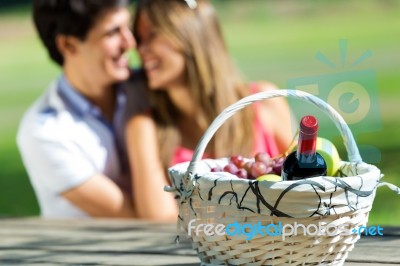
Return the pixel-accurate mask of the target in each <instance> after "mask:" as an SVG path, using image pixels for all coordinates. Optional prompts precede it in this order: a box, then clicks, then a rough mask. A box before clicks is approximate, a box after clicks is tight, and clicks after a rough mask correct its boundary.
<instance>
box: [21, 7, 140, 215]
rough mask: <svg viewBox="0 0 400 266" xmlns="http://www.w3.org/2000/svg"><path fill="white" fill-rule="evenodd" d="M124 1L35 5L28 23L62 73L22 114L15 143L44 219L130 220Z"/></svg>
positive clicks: (129, 44)
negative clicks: (124, 140) (125, 140)
mask: <svg viewBox="0 0 400 266" xmlns="http://www.w3.org/2000/svg"><path fill="white" fill-rule="evenodd" d="M127 5H128V1H125V0H70V1H67V0H35V1H34V6H33V18H34V23H35V26H36V29H37V31H38V33H39V35H40V38H41V40H42V41H43V43H44V45H45V46H46V48H47V50H48V53H49V55H50V57H51V58H52V59H53V60H54V61H55V62H56V63H57V64H59V65H60V66H61V67H62V70H63V72H62V75H61V77H59V78H58V79H57V80H56V81H55V82H54V83H53V84H51V86H50V87H49V89H48V90H47V91H46V92H45V93H44V95H42V97H40V98H39V99H38V100H37V101H36V102H35V103H34V104H33V105H32V106H31V107H30V109H29V110H28V111H27V113H26V114H25V115H24V118H23V120H22V121H21V124H20V128H19V132H18V136H17V142H18V146H19V149H20V153H21V155H22V159H23V162H24V164H25V167H26V169H27V171H28V174H29V176H30V179H31V182H32V185H33V187H34V190H35V193H36V195H37V197H38V201H39V204H40V207H41V214H42V216H45V217H87V216H95V217H135V213H134V207H133V200H132V195H131V193H130V191H131V184H130V180H129V177H128V175H127V174H129V172H128V170H127V166H126V165H124V164H123V163H120V162H125V161H126V160H125V159H124V156H125V155H124V150H123V146H124V145H123V143H122V142H121V141H122V140H123V139H124V137H123V131H124V125H123V123H124V108H125V97H126V96H125V94H124V92H123V90H122V88H121V86H119V85H120V83H121V82H123V81H126V80H127V79H128V78H129V76H130V73H131V71H130V69H129V66H128V59H127V52H128V50H130V49H131V48H133V47H134V46H135V45H136V44H135V41H134V38H133V36H132V33H131V31H130V22H131V18H130V13H129V11H128V9H127ZM124 177H125V178H124Z"/></svg>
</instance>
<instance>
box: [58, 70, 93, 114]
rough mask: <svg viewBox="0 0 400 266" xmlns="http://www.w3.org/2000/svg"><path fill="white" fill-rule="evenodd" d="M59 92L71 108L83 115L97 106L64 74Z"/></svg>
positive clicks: (60, 81)
mask: <svg viewBox="0 0 400 266" xmlns="http://www.w3.org/2000/svg"><path fill="white" fill-rule="evenodd" d="M58 93H59V94H60V97H61V98H62V99H63V100H64V101H65V103H66V104H67V105H68V106H69V107H70V108H71V110H72V111H73V112H76V113H78V114H79V115H81V116H83V115H85V114H86V113H89V112H91V110H92V109H93V108H96V107H95V106H94V105H93V104H91V103H90V102H89V101H88V100H87V99H86V98H85V97H84V96H83V95H82V94H80V93H79V92H78V91H77V90H76V89H75V88H74V87H73V86H72V85H71V83H69V81H68V80H67V78H66V77H65V76H64V75H62V76H61V78H60V80H59V82H58ZM96 109H98V108H96ZM97 112H99V110H97ZM97 115H99V114H97Z"/></svg>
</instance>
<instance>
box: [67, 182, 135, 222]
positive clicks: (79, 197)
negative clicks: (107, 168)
mask: <svg viewBox="0 0 400 266" xmlns="http://www.w3.org/2000/svg"><path fill="white" fill-rule="evenodd" d="M62 196H63V197H65V198H66V199H68V200H69V201H70V202H71V203H73V204H74V205H76V206H78V207H79V208H80V209H82V210H83V211H85V212H86V213H88V214H89V215H91V216H94V217H127V218H128V217H135V214H134V211H133V205H132V201H131V199H130V198H129V197H128V196H127V195H125V194H124V193H123V192H122V191H121V189H120V188H119V187H118V186H117V185H116V184H115V183H114V182H113V181H111V180H110V179H109V178H108V177H106V176H104V175H102V174H97V175H95V176H93V177H91V178H89V180H87V181H86V182H84V183H83V184H81V185H79V186H77V187H75V188H72V189H70V190H68V191H66V192H64V193H62Z"/></svg>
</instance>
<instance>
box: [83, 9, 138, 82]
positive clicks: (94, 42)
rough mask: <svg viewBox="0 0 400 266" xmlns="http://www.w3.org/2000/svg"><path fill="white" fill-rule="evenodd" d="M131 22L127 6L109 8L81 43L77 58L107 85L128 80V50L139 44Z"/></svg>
mask: <svg viewBox="0 0 400 266" xmlns="http://www.w3.org/2000/svg"><path fill="white" fill-rule="evenodd" d="M130 22H131V16H130V13H129V11H128V10H127V9H125V8H116V9H112V10H110V11H107V12H105V13H103V14H102V15H101V16H100V17H99V18H98V19H97V21H95V24H94V26H93V27H92V28H91V30H90V31H89V32H88V34H87V36H86V39H85V40H84V41H80V42H78V45H77V54H76V57H75V58H76V59H77V63H78V65H79V69H82V71H84V73H85V75H90V77H91V78H93V79H97V81H98V82H100V84H106V85H110V84H113V83H115V82H120V81H124V80H126V79H128V77H129V74H130V71H129V62H128V54H127V52H128V51H129V49H131V48H133V47H134V46H135V45H136V43H135V40H134V38H133V35H132V32H131V30H130Z"/></svg>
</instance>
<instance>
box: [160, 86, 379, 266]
mask: <svg viewBox="0 0 400 266" xmlns="http://www.w3.org/2000/svg"><path fill="white" fill-rule="evenodd" d="M280 96H285V97H294V98H297V99H301V100H305V101H306V102H308V103H312V104H314V105H316V106H317V107H319V108H320V109H321V110H323V111H325V112H326V113H327V114H328V116H329V117H330V118H331V120H332V121H333V122H334V123H335V124H336V126H337V128H338V129H339V132H340V133H341V135H342V137H343V140H344V145H345V147H346V150H347V154H348V160H349V161H348V162H346V161H342V162H341V166H340V170H339V176H338V177H314V178H308V179H304V180H299V181H282V182H268V181H262V182H259V181H255V180H247V179H239V178H237V177H236V176H234V175H232V174H230V173H226V172H210V169H211V168H212V167H216V166H224V165H226V164H227V162H228V159H227V158H221V159H216V160H211V159H206V160H200V159H201V157H202V155H203V153H204V150H205V148H206V146H207V144H208V142H209V141H210V139H211V137H212V136H213V135H214V134H215V132H216V131H217V130H218V128H219V127H220V126H221V125H222V124H223V123H224V121H226V120H227V119H228V118H229V117H231V116H232V115H233V114H235V113H236V112H237V111H239V110H240V109H242V108H244V107H245V106H247V105H249V104H252V103H253V102H256V101H260V100H263V99H268V98H273V97H280ZM169 175H170V179H171V181H172V186H171V187H166V190H167V191H170V192H174V193H175V195H176V198H177V199H178V203H179V222H180V226H182V228H183V229H184V230H185V231H186V232H187V233H188V234H189V235H190V237H191V240H192V244H193V248H194V249H195V250H196V251H197V253H198V256H199V258H200V260H201V263H202V265H249V266H250V265H342V264H343V263H344V261H345V259H346V258H347V255H348V252H349V251H350V250H352V248H353V246H354V244H355V242H356V241H357V240H358V239H359V237H360V236H359V234H358V233H357V232H356V233H355V232H353V231H352V229H357V228H360V227H362V226H365V225H366V223H367V221H368V213H369V211H370V210H371V207H372V203H373V200H374V197H375V192H376V188H377V187H378V186H379V180H380V178H381V172H380V170H379V169H378V168H377V167H375V166H373V165H369V164H366V163H363V162H362V160H361V157H360V154H359V151H358V148H357V146H356V143H355V141H354V138H353V136H352V134H351V131H350V129H349V127H348V126H347V124H346V123H345V121H344V120H343V118H342V117H341V116H340V115H339V114H338V113H337V112H336V111H335V110H334V109H333V108H332V107H330V106H329V105H328V104H327V103H325V102H324V101H322V100H321V99H319V98H317V97H315V96H313V95H311V94H308V93H305V92H301V91H292V90H276V91H269V92H261V93H257V94H253V95H251V96H248V97H246V98H243V99H241V100H240V101H238V102H237V103H235V104H233V105H231V106H229V107H228V108H226V109H225V110H224V111H223V112H222V113H221V114H220V115H219V116H218V117H217V118H216V119H215V120H214V121H213V123H212V124H211V125H210V126H209V128H208V129H207V130H206V132H205V133H204V135H203V137H202V139H201V140H200V142H199V143H198V145H197V147H196V149H195V152H194V155H193V158H192V161H191V162H190V163H189V162H187V163H182V164H178V165H175V166H173V167H171V168H170V169H169ZM235 223H236V224H241V225H244V224H250V225H256V224H258V223H259V224H261V225H263V226H267V225H270V224H274V225H279V224H280V225H287V226H289V225H292V226H293V227H295V226H296V225H298V224H302V225H303V226H304V228H303V227H301V226H298V227H297V229H298V230H297V234H291V235H287V236H286V237H285V239H283V238H282V235H275V236H271V235H268V234H267V235H262V234H256V235H253V236H252V237H251V239H249V237H248V236H249V235H246V234H245V233H244V232H243V234H242V235H238V234H236V235H228V234H223V235H218V234H211V233H210V231H209V232H206V231H207V230H199V231H198V232H195V231H194V230H191V229H194V228H197V227H198V226H199V225H201V224H203V226H204V225H205V224H208V226H217V225H218V224H223V225H224V226H228V225H232V224H235ZM190 226H192V227H191V229H189V227H190ZM321 226H322V227H325V228H330V229H332V228H333V229H335V230H333V231H332V230H331V231H329V230H328V231H329V233H328V231H319V232H320V233H319V234H312V232H311V233H309V234H305V231H304V229H305V228H307V229H306V230H308V228H310V230H311V229H314V228H317V227H318V228H319V227H321ZM203 229H204V228H203ZM314 232H315V231H314Z"/></svg>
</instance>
